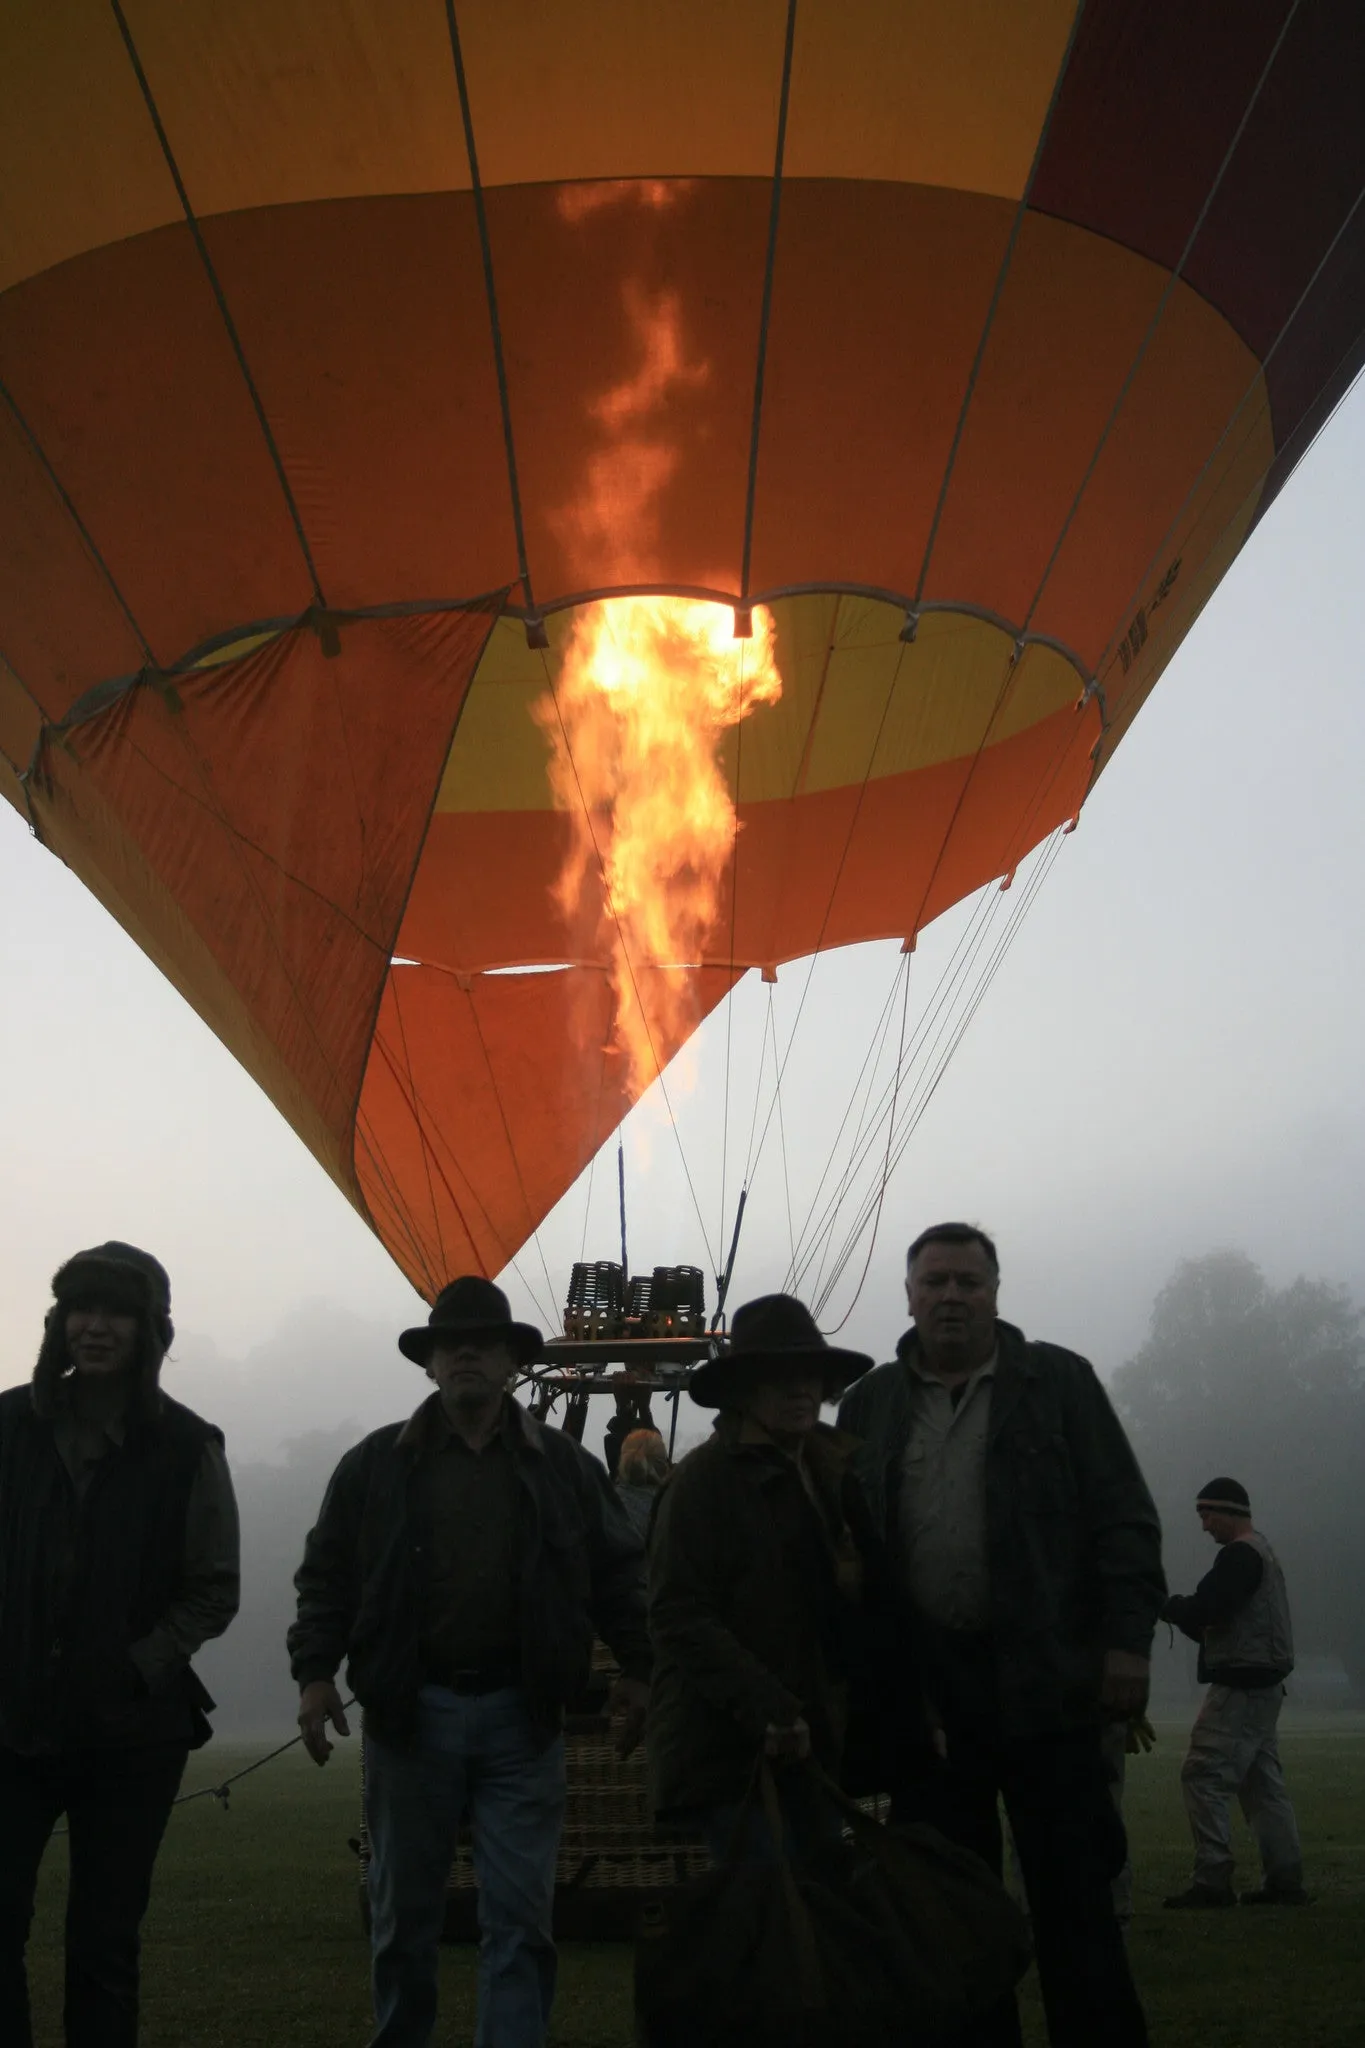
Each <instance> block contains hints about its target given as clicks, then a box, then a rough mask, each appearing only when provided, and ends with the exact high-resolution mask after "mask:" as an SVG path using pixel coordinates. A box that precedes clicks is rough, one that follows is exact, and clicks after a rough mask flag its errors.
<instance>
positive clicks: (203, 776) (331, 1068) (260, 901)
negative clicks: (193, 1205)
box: [124, 706, 374, 1200]
mask: <svg viewBox="0 0 1365 2048" xmlns="http://www.w3.org/2000/svg"><path fill="white" fill-rule="evenodd" d="M165 715H166V723H167V726H168V728H169V729H170V731H171V732H172V733H173V734H174V735H175V737H176V738H177V739H178V740H179V742H180V747H181V751H182V752H183V753H184V755H185V757H186V759H187V760H188V762H189V765H190V769H191V772H192V773H193V774H194V775H195V776H196V778H197V779H198V781H199V784H200V787H201V792H202V793H201V795H200V797H199V799H198V802H199V805H200V808H201V809H203V810H204V811H206V812H207V813H208V815H209V816H210V817H211V818H213V819H214V820H215V822H216V823H217V825H218V828H219V831H220V832H221V834H222V836H223V839H224V842H225V843H226V846H227V848H228V852H229V855H230V857H231V858H232V860H233V861H234V862H235V863H236V866H237V869H238V872H239V874H240V877H241V879H242V881H243V882H244V884H245V886H246V891H247V894H248V896H249V897H251V898H252V899H254V901H255V905H256V911H257V915H258V917H259V918H260V922H261V928H262V930H263V932H264V934H265V938H266V941H267V943H268V945H269V947H270V950H271V951H272V952H273V954H274V956H275V959H276V962H277V964H278V966H279V969H280V972H281V974H282V975H283V977H284V980H285V983H286V985H287V987H288V989H289V992H290V994H291V996H292V997H293V1000H294V1007H295V1010H296V1012H297V1015H298V1017H299V1020H300V1022H301V1023H302V1024H303V1026H304V1029H305V1031H306V1033H307V1034H308V1036H309V1037H310V1038H311V1040H312V1042H313V1047H314V1050H315V1051H316V1052H317V1054H318V1057H319V1059H320V1061H321V1063H322V1066H323V1069H324V1071H325V1073H326V1074H327V1076H328V1078H329V1079H330V1081H331V1082H332V1084H333V1086H334V1088H335V1089H336V1091H337V1094H338V1096H339V1097H340V1098H342V1099H345V1098H346V1097H347V1095H348V1094H349V1090H348V1089H346V1088H345V1087H344V1086H343V1084H342V1079H341V1076H340V1074H339V1073H338V1072H337V1069H336V1065H335V1063H334V1061H333V1060H332V1058H331V1055H330V1054H329V1052H328V1051H327V1048H326V1046H325V1045H324V1043H323V1041H322V1037H321V1034H320V1033H319V1031H318V1028H317V1025H316V1022H315V1021H314V1018H313V1015H312V1012H311V1010H310V1009H309V1006H308V1005H307V1003H306V1002H305V1001H304V999H303V994H302V991H301V989H300V987H299V983H298V980H297V977H296V976H295V974H294V972H293V969H292V968H291V966H290V964H289V957H288V953H287V951H286V949H285V947H284V946H283V945H282V944H281V942H280V939H279V936H278V934H277V933H276V931H275V927H274V923H273V921H272V919H271V915H270V910H269V907H268V905H267V903H266V899H265V896H264V895H263V893H262V891H261V889H260V886H259V884H258V882H257V880H256V877H255V876H254V874H253V873H252V870H251V868H250V866H249V865H248V863H247V861H246V860H245V859H244V857H243V852H242V849H243V847H244V846H245V845H246V844H247V843H248V842H247V840H246V838H245V835H244V834H242V833H240V832H238V831H237V829H236V828H235V827H234V826H233V824H232V823H231V821H230V819H229V818H228V815H227V812H226V811H225V810H224V808H223V805H222V802H221V800H220V799H219V797H218V795H217V792H216V791H215V789H214V786H213V779H212V776H211V775H210V773H209V769H208V764H207V762H205V761H204V760H203V758H202V757H201V755H200V753H199V751H198V749H197V748H196V747H195V745H194V743H193V741H192V740H191V739H190V736H189V731H188V728H187V724H186V716H185V712H184V710H183V708H182V709H181V710H179V711H172V710H171V709H170V708H169V706H168V707H167V709H166V714H165ZM124 744H125V745H126V746H129V747H130V748H131V749H132V750H133V751H134V752H135V753H136V754H137V756H138V758H139V759H140V760H141V761H142V762H143V764H144V766H145V767H147V768H148V769H150V770H153V771H154V772H155V773H157V774H158V775H159V776H160V777H161V779H162V780H163V781H166V782H169V783H170V784H171V787H172V788H174V789H176V790H177V791H178V792H179V793H180V794H181V795H182V796H184V797H185V798H186V800H187V801H190V802H194V801H195V798H194V795H193V792H192V791H191V790H188V789H184V788H182V787H181V785H180V784H178V783H176V782H175V781H174V780H173V779H172V778H171V777H170V776H168V775H167V774H166V772H165V770H164V769H162V768H160V767H159V765H158V764H155V763H153V762H152V761H151V760H150V758H149V756H148V755H147V753H146V751H145V749H143V748H142V747H141V746H140V745H139V744H138V743H137V741H136V740H134V739H132V738H131V736H125V740H124ZM253 850H255V849H253ZM275 865H276V866H277V867H278V868H279V872H281V873H282V874H287V872H288V871H287V870H286V869H284V868H283V867H281V866H280V864H279V863H278V862H277V863H275ZM289 879H290V880H291V881H292V880H294V877H292V876H290V877H289ZM300 886H303V885H301V884H300ZM309 894H311V895H315V896H317V895H318V892H317V891H316V890H310V891H309ZM327 900H328V899H327V898H326V897H322V896H319V901H321V902H327ZM330 907H332V908H335V907H336V906H334V905H333V906H330ZM347 921H348V922H352V923H353V921H352V920H347ZM354 929H355V930H357V931H359V930H360V927H359V926H354ZM364 936H366V937H368V936H369V935H368V934H365V935H364ZM352 1128H353V1129H354V1130H355V1131H356V1133H357V1135H360V1133H359V1127H358V1119H356V1120H354V1121H353V1124H352ZM362 1142H365V1143H366V1150H367V1151H368V1150H370V1147H369V1144H368V1141H364V1140H362ZM371 1156H372V1157H373V1156H374V1155H373V1153H371ZM362 1200H363V1197H362Z"/></svg>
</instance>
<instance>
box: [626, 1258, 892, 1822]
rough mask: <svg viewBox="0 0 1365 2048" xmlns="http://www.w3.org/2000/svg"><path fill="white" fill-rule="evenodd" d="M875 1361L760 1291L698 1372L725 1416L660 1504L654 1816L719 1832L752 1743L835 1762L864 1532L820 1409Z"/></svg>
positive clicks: (742, 1786) (844, 1446) (695, 1386)
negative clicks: (725, 1345)
mask: <svg viewBox="0 0 1365 2048" xmlns="http://www.w3.org/2000/svg"><path fill="white" fill-rule="evenodd" d="M870 1363H871V1361H870V1360H869V1359H867V1358H865V1357H864V1356H863V1355H862V1354H861V1353H860V1352H853V1351H838V1350H835V1349H834V1348H833V1347H832V1346H830V1345H827V1344H826V1343H825V1341H824V1339H823V1338H822V1337H821V1335H820V1333H819V1331H818V1330H817V1329H816V1327H815V1323H814V1320H813V1318H812V1317H811V1314H810V1311H809V1310H808V1309H807V1308H805V1307H804V1306H803V1305H802V1303H800V1302H799V1301H795V1300H792V1299H791V1298H790V1297H789V1296H787V1295H768V1296H765V1297H764V1298H762V1299H761V1300H758V1301H752V1302H748V1303H746V1304H745V1305H744V1306H743V1307H742V1308H740V1309H737V1310H736V1312H735V1315H734V1319H733V1323H732V1328H731V1340H730V1346H729V1349H728V1351H726V1352H725V1353H724V1354H723V1355H722V1356H720V1357H718V1358H715V1359H713V1360H711V1361H709V1362H708V1363H707V1364H706V1365H704V1366H702V1368H701V1369H700V1371H698V1372H697V1373H696V1374H695V1375H694V1377H693V1380H692V1384H691V1393H692V1398H693V1400H694V1401H696V1402H698V1403H699V1404H700V1405H701V1406H702V1407H704V1408H718V1409H719V1410H720V1415H719V1417H718V1419H717V1423H716V1428H715V1432H714V1434H713V1435H712V1437H711V1438H710V1440H709V1441H708V1442H706V1443H704V1444H701V1445H699V1446H698V1448H697V1449H696V1450H694V1451H691V1452H689V1454H688V1456H687V1457H685V1458H684V1459H683V1460H682V1461H681V1463H680V1464H679V1466H678V1468H677V1470H676V1471H675V1472H674V1473H673V1475H672V1477H671V1479H670V1480H669V1482H668V1484H667V1486H666V1487H665V1488H664V1491H663V1493H662V1494H661V1495H660V1498H659V1505H658V1507H657V1509H656V1510H655V1518H654V1531H653V1536H652V1539H651V1543H650V1553H649V1627H650V1635H651V1638H652V1640H653V1643H654V1654H655V1672H654V1685H653V1691H652V1695H651V1700H650V1714H649V1766H650V1778H651V1791H652V1796H653V1802H654V1807H655V1811H656V1813H657V1814H658V1815H659V1816H660V1817H661V1818H668V1817H674V1818H681V1817H683V1816H686V1817H688V1818H689V1819H691V1820H692V1821H693V1822H697V1821H700V1822H701V1823H702V1824H703V1825H704V1826H706V1827H707V1828H708V1830H709V1831H710V1832H711V1834H712V1835H713V1837H715V1838H717V1840H716V1846H720V1843H719V1839H718V1838H719V1837H720V1836H722V1835H723V1834H724V1833H725V1822H726V1818H727V1816H728V1815H729V1814H730V1813H731V1812H732V1811H733V1809H734V1807H735V1806H736V1804H737V1803H738V1801H739V1800H740V1799H741V1798H742V1796H743V1794H744V1792H745V1790H746V1788H747V1786H748V1783H749V1780H750V1778H751V1776H752V1774H753V1769H754V1763H755V1760H756V1758H757V1757H758V1755H759V1752H760V1751H761V1750H765V1751H766V1752H767V1754H768V1755H769V1756H771V1757H775V1758H779V1759H781V1758H786V1757H791V1758H796V1759H801V1758H804V1757H807V1756H812V1755H813V1756H814V1757H815V1758H816V1759H817V1760H818V1761H819V1762H820V1763H821V1764H823V1765H824V1767H825V1768H826V1770H828V1771H830V1772H833V1773H837V1772H838V1770H839V1764H840V1752H841V1748H842V1742H843V1734H844V1722H845V1713H846V1708H847V1677H848V1662H849V1656H850V1650H851V1647H852V1643H853V1625H854V1621H855V1615H856V1609H857V1607H858V1604H859V1601H860V1598H861V1595H862V1592H863V1580H864V1574H865V1570H866V1559H865V1556H864V1548H865V1547H866V1546H867V1544H868V1543H869V1542H870V1530H869V1528H868V1525H867V1522H866V1514H865V1510H863V1511H860V1502H859V1499H858V1496H857V1488H856V1485H855V1483H854V1482H853V1480H852V1478H851V1477H850V1474H849V1471H848V1461H849V1456H850V1453H851V1452H852V1449H853V1445H852V1443H851V1442H850V1441H849V1440H848V1439H847V1438H846V1437H843V1436H841V1435H840V1434H839V1432H837V1431H836V1430H833V1429H830V1428H829V1427H828V1426H827V1425H825V1424H823V1423H821V1422H820V1419H819V1417H820V1404H821V1402H822V1401H824V1400H836V1399H837V1398H838V1396H839V1395H840V1394H841V1393H842V1392H843V1390H844V1388H845V1387H846V1386H847V1385H848V1383H849V1381H850V1380H851V1379H854V1378H856V1377H857V1375H858V1374H859V1373H861V1372H864V1371H866V1369H867V1367H868V1365H869V1364H870ZM860 1535H861V1536H862V1537H863V1542H862V1543H861V1544H860V1541H859V1537H860Z"/></svg>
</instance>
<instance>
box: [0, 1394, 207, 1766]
mask: <svg viewBox="0 0 1365 2048" xmlns="http://www.w3.org/2000/svg"><path fill="white" fill-rule="evenodd" d="M210 1438H212V1439H215V1440H216V1441H217V1442H218V1443H219V1444H221V1443H222V1437H221V1436H220V1435H219V1433H218V1431H217V1430H216V1429H214V1428H213V1426H212V1424H210V1423H207V1422H204V1421H202V1420H201V1419H200V1417H199V1416H197V1415H194V1414H192V1413H191V1411H190V1410H189V1409H188V1408H182V1407H181V1405H180V1403H179V1402H178V1401H172V1400H171V1399H170V1398H169V1397H168V1396H167V1395H164V1394H163V1395H162V1396H161V1397H160V1406H159V1410H158V1413H157V1414H156V1415H155V1416H154V1417H149V1418H138V1419H136V1420H130V1422H129V1424H128V1428H127V1434H126V1436H125V1438H124V1441H123V1443H122V1444H121V1445H120V1446H119V1447H117V1448H111V1449H110V1450H109V1452H108V1453H107V1454H106V1455H105V1456H104V1457H103V1458H101V1459H100V1461H99V1464H98V1465H97V1467H96V1468H95V1471H94V1473H93V1475H92V1477H91V1479H90V1483H89V1486H88V1487H87V1489H86V1490H85V1493H84V1497H83V1498H82V1499H79V1500H78V1499H77V1496H76V1492H75V1489H74V1487H73V1485H72V1483H71V1479H70V1476H69V1474H68V1472H67V1469H66V1467H65V1465H64V1464H63V1462H62V1458H61V1454H60V1452H59V1450H58V1448H57V1443H56V1434H55V1431H54V1428H53V1425H52V1423H51V1422H50V1421H47V1420H45V1419H44V1418H42V1417H40V1416H39V1415H37V1414H36V1413H35V1412H34V1407H33V1395H32V1390H31V1388H29V1387H13V1388H11V1389H9V1390H8V1391H7V1392H5V1393H4V1394H0V1744H3V1745H4V1746H6V1747H10V1748H15V1749H19V1750H31V1749H35V1748H41V1749H50V1748H65V1747H79V1748H92V1749H98V1748H126V1747H131V1746H134V1745H138V1744H143V1743H158V1742H183V1743H186V1744H188V1745H190V1746H191V1747H198V1745H199V1744H201V1743H203V1742H206V1741H207V1740H208V1736H209V1732H210V1731H209V1725H208V1721H207V1719H206V1718H205V1709H206V1708H207V1707H211V1706H212V1705H213V1702H212V1700H211V1699H210V1698H209V1696H208V1694H207V1692H206V1691H205V1690H204V1687H203V1686H202V1685H201V1683H200V1682H199V1679H198V1678H197V1677H196V1675H195V1673H194V1671H193V1670H192V1669H191V1668H190V1666H189V1665H188V1664H180V1665H179V1666H177V1667H175V1668H174V1669H172V1670H171V1671H169V1672H168V1673H167V1675H166V1677H165V1679H164V1681H162V1682H161V1683H159V1684H158V1685H157V1687H156V1689H155V1690H154V1691H149V1689H148V1687H147V1685H146V1683H145V1682H144V1680H143V1678H142V1676H141V1674H140V1673H139V1671H138V1668H137V1666H136V1664H135V1663H134V1661H133V1658H132V1655H131V1650H132V1647H133V1645H134V1644H137V1643H140V1642H141V1641H142V1640H143V1639H144V1638H145V1637H147V1636H148V1635H150V1634H151V1633H152V1631H153V1629H155V1628H156V1627H157V1625H158V1623H160V1621H161V1620H162V1617H163V1616H164V1615H165V1613H166V1611H167V1609H168V1608H170V1607H171V1606H172V1604H173V1602H174V1601H175V1599H176V1596H177V1594H178V1592H179V1591H180V1575H181V1566H182V1559H183V1556H184V1550H185V1521H186V1513H187V1509H188V1505H189V1497H190V1489H191V1487H192V1486H193V1484H194V1479H195V1475H196V1473H197V1472H198V1470H199V1466H200V1461H201V1459H202V1457H203V1454H204V1447H205V1445H206V1444H207V1443H208V1441H209V1440H210Z"/></svg>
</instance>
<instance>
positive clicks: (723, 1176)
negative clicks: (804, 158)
mask: <svg viewBox="0 0 1365 2048" xmlns="http://www.w3.org/2000/svg"><path fill="white" fill-rule="evenodd" d="M792 5H793V9H794V8H795V0H792ZM748 653H749V643H748V641H747V640H741V641H740V643H739V680H738V682H737V684H736V686H735V699H734V705H733V709H734V711H735V713H736V716H735V719H734V734H735V789H734V795H733V797H732V799H731V810H732V812H733V824H732V826H731V830H730V962H729V975H730V982H729V987H728V988H727V989H726V991H725V1100H724V1107H723V1109H722V1111H721V1122H720V1223H719V1225H718V1227H717V1230H716V1246H717V1249H718V1250H719V1251H720V1252H721V1254H722V1255H723V1254H724V1250H725V1196H726V1191H727V1190H726V1182H727V1180H728V1178H729V1171H730V1037H731V1026H732V1024H733V1021H734V1014H735V926H736V921H737V919H738V917H739V785H740V772H741V768H742V765H743V760H744V709H743V706H744V668H745V663H746V661H747V659H748ZM760 1071H761V1066H760ZM742 1187H743V1184H742V1183H741V1192H742ZM716 1285H717V1288H719V1286H720V1270H719V1265H718V1266H717V1271H716Z"/></svg>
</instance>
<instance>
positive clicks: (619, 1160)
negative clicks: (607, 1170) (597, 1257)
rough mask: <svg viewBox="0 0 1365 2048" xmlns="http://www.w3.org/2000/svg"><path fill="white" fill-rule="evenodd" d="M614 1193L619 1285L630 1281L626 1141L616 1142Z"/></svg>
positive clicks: (619, 1139)
mask: <svg viewBox="0 0 1365 2048" xmlns="http://www.w3.org/2000/svg"><path fill="white" fill-rule="evenodd" d="M616 1193H617V1197H618V1200H619V1203H620V1210H621V1285H622V1286H623V1287H624V1286H627V1285H628V1284H629V1281H630V1261H629V1259H628V1258H627V1257H626V1141H625V1139H624V1138H619V1137H618V1138H617V1140H616Z"/></svg>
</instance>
